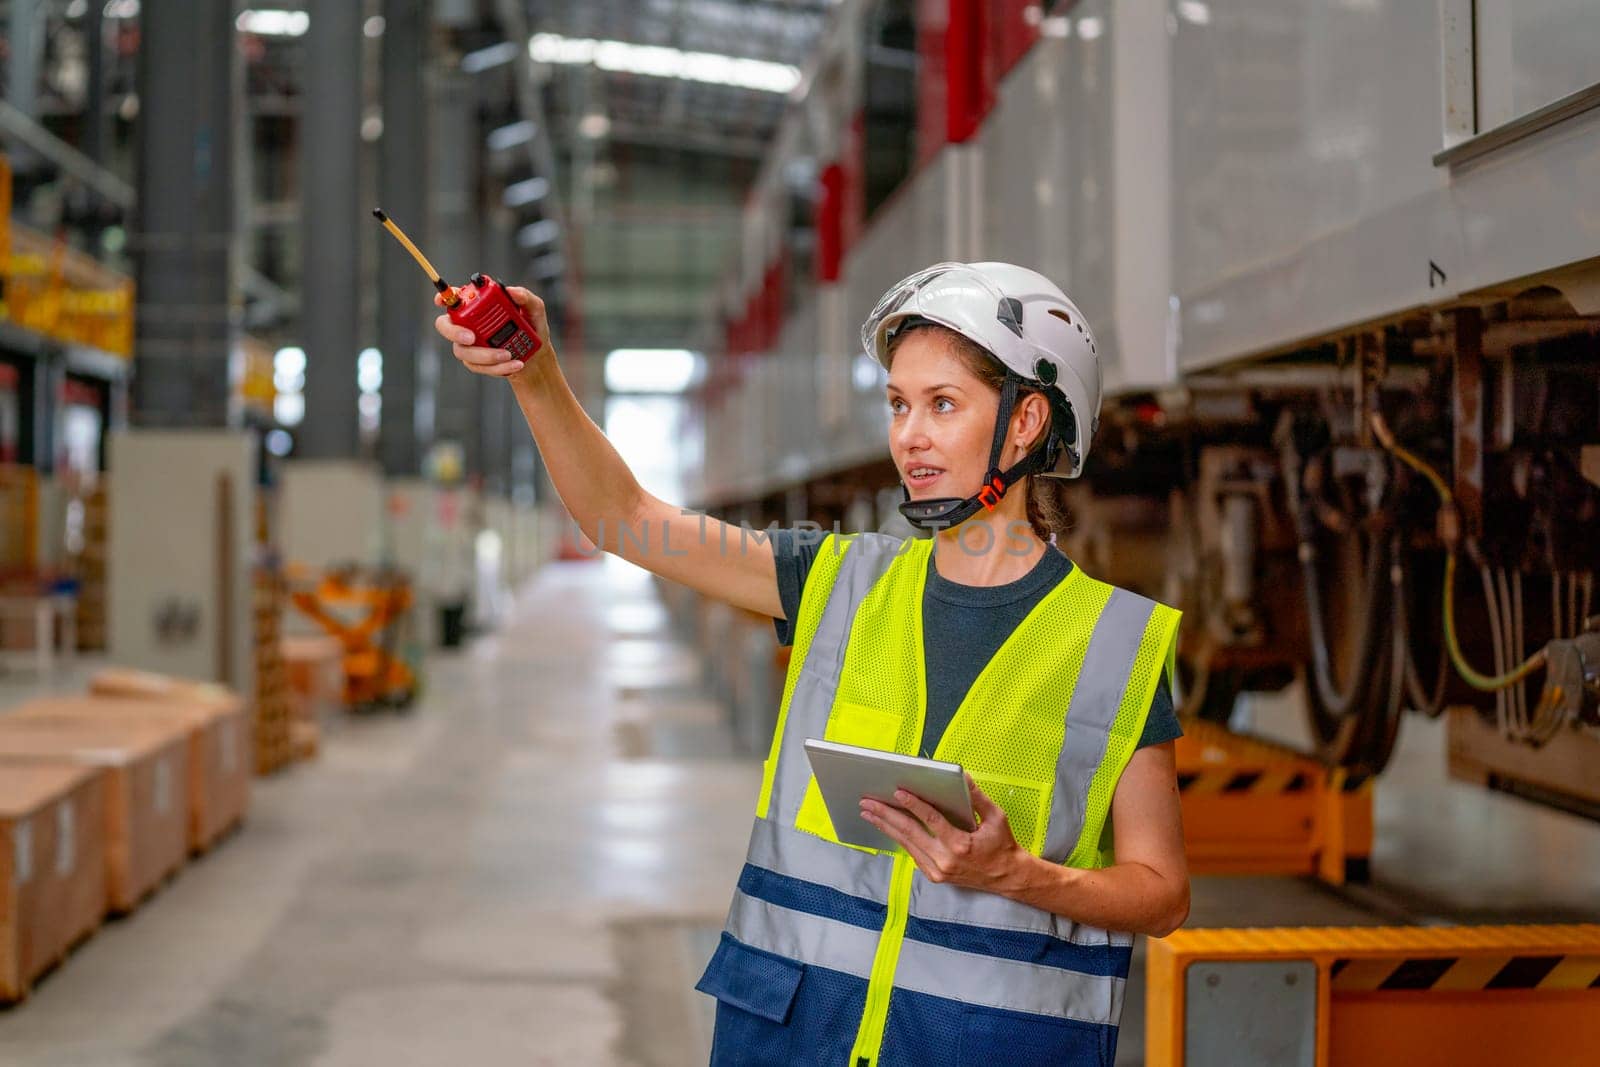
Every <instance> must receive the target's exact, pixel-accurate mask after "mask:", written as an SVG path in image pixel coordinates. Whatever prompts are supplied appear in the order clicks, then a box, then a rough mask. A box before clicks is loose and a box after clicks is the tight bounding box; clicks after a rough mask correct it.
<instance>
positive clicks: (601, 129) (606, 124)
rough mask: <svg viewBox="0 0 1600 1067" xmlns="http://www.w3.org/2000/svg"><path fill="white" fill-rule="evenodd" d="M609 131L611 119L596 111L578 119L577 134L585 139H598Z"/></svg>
mask: <svg viewBox="0 0 1600 1067" xmlns="http://www.w3.org/2000/svg"><path fill="white" fill-rule="evenodd" d="M610 132H611V120H610V119H609V118H607V117H606V116H605V115H603V114H601V113H600V112H598V111H593V112H590V113H589V114H587V115H585V116H583V118H581V119H579V120H578V134H579V136H581V137H583V138H584V140H587V141H598V140H600V139H601V138H602V137H604V136H605V135H606V134H608V133H610Z"/></svg>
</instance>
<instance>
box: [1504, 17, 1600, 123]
mask: <svg viewBox="0 0 1600 1067" xmlns="http://www.w3.org/2000/svg"><path fill="white" fill-rule="evenodd" d="M1475 16H1476V18H1475V33H1474V36H1475V38H1476V43H1477V53H1478V62H1477V72H1478V130H1479V131H1480V132H1482V131H1485V130H1492V129H1494V128H1495V127H1496V126H1500V125H1503V124H1505V123H1507V122H1510V121H1511V120H1512V119H1515V118H1520V117H1521V116H1523V115H1526V114H1527V113H1528V112H1530V111H1537V110H1538V109H1539V108H1541V107H1543V106H1544V105H1546V104H1550V103H1554V102H1555V101H1557V100H1559V99H1561V98H1562V97H1563V96H1568V95H1570V94H1572V93H1575V92H1577V91H1578V90H1580V89H1587V88H1589V86H1591V85H1595V84H1600V4H1597V3H1595V0H1477V3H1476V7H1475Z"/></svg>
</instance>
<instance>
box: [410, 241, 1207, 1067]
mask: <svg viewBox="0 0 1600 1067" xmlns="http://www.w3.org/2000/svg"><path fill="white" fill-rule="evenodd" d="M511 292H512V294H513V296H514V297H515V298H516V299H517V300H518V301H519V302H521V303H522V304H523V306H524V307H526V308H528V309H529V311H530V313H531V314H532V316H533V318H534V320H535V322H536V324H537V325H538V327H539V330H540V333H541V336H543V337H544V338H545V340H546V347H545V348H544V349H542V350H541V351H540V352H539V354H538V355H536V356H535V357H534V359H533V360H532V361H531V362H529V363H528V364H527V365H526V366H524V365H523V364H522V363H520V362H518V361H516V360H513V359H510V358H509V357H508V356H507V355H506V354H505V353H503V352H498V351H495V350H492V349H485V348H478V347H471V341H472V338H471V337H470V336H467V335H466V331H464V330H462V329H461V328H460V327H457V326H454V325H452V324H451V323H450V322H449V320H448V319H447V318H445V317H442V316H441V318H440V319H439V321H438V329H439V332H440V333H441V334H443V335H444V336H445V337H446V338H448V339H449V340H451V341H453V342H454V343H455V347H454V351H455V355H456V357H457V358H458V359H460V360H461V362H462V363H464V364H465V365H466V366H467V367H469V368H470V369H471V370H473V371H474V372H476V373H479V374H486V375H492V376H500V377H508V378H510V379H511V383H512V388H513V389H514V390H515V391H516V395H517V398H518V401H519V403H520V404H521V407H522V410H523V413H524V415H525V416H526V417H527V420H528V424H529V426H530V427H531V428H532V430H533V434H534V437H535V439H536V440H537V441H538V444H539V448H540V450H541V451H542V453H543V455H544V457H545V460H546V464H547V467H548V469H549V471H550V475H551V478H552V480H553V481H554V482H555V485H556V488H557V490H558V491H559V492H560V494H561V497H562V500H563V502H564V503H565V504H566V505H567V507H568V509H569V510H570V511H571V512H572V514H573V516H574V517H575V518H576V519H577V521H578V523H579V525H580V526H581V527H582V528H583V530H584V532H585V533H586V534H588V535H589V536H590V537H591V538H593V539H594V540H595V541H596V543H599V544H602V546H603V547H606V548H607V549H608V550H613V551H616V552H617V553H618V554H619V555H622V556H624V558H628V559H631V560H633V561H634V562H636V563H638V564H640V565H641V566H644V567H646V568H648V569H649V570H651V571H654V572H655V573H656V574H659V575H661V576H662V577H665V578H670V579H673V580H675V581H680V582H683V583H685V584H687V585H689V586H691V587H693V588H695V589H698V590H699V591H701V592H703V593H705V594H707V595H709V596H714V597H718V598H720V599H722V600H726V601H728V602H730V603H732V604H734V605H736V606H738V607H742V608H746V609H748V610H751V611H757V612H761V613H763V614H766V615H769V616H772V617H773V618H774V619H776V620H778V628H779V635H780V638H782V639H784V640H791V639H792V640H793V642H794V646H795V647H794V655H793V656H792V658H791V662H790V669H789V675H788V679H787V681H786V684H785V687H784V695H783V704H782V706H781V709H780V712H779V720H778V728H777V731H776V733H775V736H774V738H773V742H772V749H771V752H770V754H769V756H768V759H767V762H766V765H765V773H764V777H763V783H762V788H761V794H760V797H759V799H758V801H757V810H756V820H755V826H754V829H753V831H752V835H751V841H750V851H749V855H748V858H747V862H746V865H745V868H744V871H743V872H742V874H741V876H740V879H739V886H738V889H737V890H736V892H735V894H734V901H733V905H732V907H731V909H730V912H729V916H728V924H727V928H726V930H725V931H724V933H723V935H722V941H721V944H720V945H719V946H718V948H717V951H716V954H715V955H714V956H713V958H712V960H711V963H710V965H709V966H708V967H707V969H706V972H705V975H704V976H703V977H702V978H701V980H700V984H699V986H698V987H697V988H699V989H701V990H702V991H704V992H707V993H710V994H711V995H713V996H715V997H716V998H717V1001H718V1006H717V1023H716V1032H715V1038H714V1045H713V1050H712V1062H713V1063H714V1064H791V1063H807V1064H811V1063H815V1064H823V1065H829V1067H870V1065H873V1064H882V1065H884V1067H898V1065H917V1067H928V1065H942V1064H952V1065H955V1064H990V1063H994V1064H1002V1063H1003V1064H1041V1065H1042V1064H1110V1063H1111V1062H1112V1059H1113V1058H1114V1055H1115V1049H1116V1037H1117V1026H1118V1022H1119V1019H1120V1016H1121V1010H1122V995H1123V983H1124V979H1125V978H1126V976H1127V969H1128V961H1129V957H1130V955H1131V951H1132V943H1133V936H1134V935H1135V934H1139V933H1145V934H1149V935H1153V936H1161V935H1165V934H1167V933H1169V932H1171V931H1172V930H1173V929H1175V928H1176V927H1178V926H1179V925H1180V924H1181V923H1182V922H1183V920H1184V919H1185V918H1186V916H1187V914H1188V906H1189V888H1188V870H1187V866H1186V863H1185V860H1184V854H1183V834H1182V828H1181V825H1180V819H1179V809H1178V791H1177V781H1176V774H1175V771H1174V763H1173V752H1172V749H1173V745H1172V740H1173V738H1175V737H1176V736H1177V733H1178V730H1177V726H1176V721H1175V719H1174V718H1173V715H1172V701H1171V697H1170V694H1169V693H1168V691H1167V688H1166V684H1165V679H1164V675H1165V674H1166V673H1167V672H1169V671H1170V666H1171V657H1172V649H1173V640H1174V635H1175V632H1176V628H1177V612H1175V611H1173V610H1172V609H1170V608H1167V607H1164V606H1162V605H1158V604H1154V603H1153V602H1151V601H1148V600H1145V599H1144V598H1142V597H1138V596H1136V595H1134V594H1132V593H1128V592H1126V591H1123V590H1118V589H1113V588H1112V587H1111V586H1108V585H1105V584H1104V583H1101V582H1097V581H1095V580H1094V579H1091V578H1089V577H1087V576H1085V575H1083V574H1082V573H1081V572H1080V571H1079V570H1077V569H1076V568H1075V567H1073V566H1072V564H1071V562H1070V561H1069V560H1068V559H1067V558H1066V557H1065V556H1064V555H1062V554H1061V553H1060V552H1059V551H1058V550H1057V549H1056V548H1055V547H1054V544H1053V540H1054V539H1053V537H1052V534H1053V533H1054V532H1055V530H1056V528H1057V527H1056V524H1057V522H1058V521H1059V508H1058V507H1056V505H1055V496H1054V492H1055V484H1056V483H1055V482H1054V481H1053V479H1058V478H1064V477H1065V478H1070V477H1076V476H1077V475H1078V474H1079V473H1080V472H1081V471H1082V468H1083V462H1084V459H1085V458H1086V456H1087V454H1088V447H1089V440H1090V438H1091V436H1092V434H1093V429H1094V425H1095V422H1096V419H1097V416H1098V411H1099V404H1100V372H1099V362H1098V351H1097V348H1096V345H1095V342H1094V338H1093V335H1092V334H1091V333H1090V331H1089V328H1088V324H1087V323H1086V322H1085V321H1084V320H1083V317H1082V315H1081V314H1080V313H1079V312H1078V309H1077V308H1076V307H1075V306H1074V305H1073V304H1072V302H1071V301H1070V300H1068V299H1067V297H1066V296H1065V294H1063V293H1062V292H1061V290H1059V289H1058V288H1056V287H1055V286H1054V285H1053V284H1051V283H1050V282H1049V281H1048V280H1047V279H1045V278H1044V277H1042V276H1041V275H1039V274H1036V273H1034V272H1033V271H1029V270H1026V269H1023V268H1021V267H1015V266H1011V265H1009V264H1000V263H978V264H940V265H938V266H935V267H931V268H929V269H927V270H925V271H921V272H918V273H917V274H914V275H912V276H910V277H909V278H907V279H905V280H904V281H903V282H901V283H900V284H898V285H896V286H895V287H894V288H893V289H891V290H890V291H889V293H888V294H886V295H885V297H884V298H883V300H882V301H881V302H880V303H879V305H878V307H877V308H876V309H875V310H874V312H873V314H872V315H871V317H870V318H869V319H868V321H867V323H866V325H865V327H864V329H863V334H862V338H863V342H864V344H865V347H866V350H867V351H868V352H871V353H872V354H873V355H874V356H875V357H876V358H877V359H878V360H879V361H880V362H881V363H882V364H883V365H884V366H885V367H886V368H887V369H888V371H889V379H888V386H887V400H888V403H889V408H890V412H891V428H890V432H889V446H890V451H891V453H892V455H893V459H894V462H895V465H896V467H897V469H898V470H899V473H900V476H901V480H902V483H903V485H904V489H905V503H903V504H902V505H901V511H902V513H903V514H904V515H905V516H906V518H907V519H909V520H910V521H911V522H912V523H913V524H915V525H917V526H920V527H923V528H924V529H927V530H930V531H932V533H933V536H932V537H931V538H916V539H912V540H908V541H901V540H899V539H896V538H891V537H886V536H883V535H878V534H865V535H857V536H855V537H851V538H835V537H829V538H826V539H824V540H823V541H822V542H821V543H820V544H815V545H813V544H808V543H806V541H805V540H803V539H802V538H800V537H797V536H793V535H780V536H778V537H775V538H773V539H772V540H771V541H770V542H765V541H755V542H751V541H746V540H744V539H741V538H740V537H739V535H738V532H737V531H735V532H734V533H733V534H732V536H731V537H729V536H727V535H726V534H725V531H724V530H723V529H722V527H721V525H720V524H718V523H715V522H711V521H709V520H704V519H702V518H701V517H699V516H695V515H688V514H684V513H683V512H682V511H681V510H680V509H679V508H677V507H675V506H672V505H669V504H667V503H665V502H663V501H660V500H657V499H656V498H654V497H652V496H650V495H649V494H647V493H645V492H644V491H643V490H642V489H641V488H640V487H639V485H638V483H637V482H636V481H635V480H634V478H633V476H632V475H631V474H630V473H629V471H628V469H627V467H626V466H625V465H624V464H623V462H622V461H621V459H620V458H619V457H618V456H617V454H616V452H615V450H614V449H613V448H612V447H611V446H610V444H609V443H608V442H607V441H606V439H605V437H604V436H603V435H602V434H601V433H600V431H599V430H598V429H597V428H596V427H595V426H594V424H593V423H592V422H590V421H589V419H588V418H587V417H586V416H585V415H584V413H583V411H582V409H581V408H580V407H579V406H578V403H577V400H576V399H575V398H574V397H573V395H572V392H571V390H570V389H569V388H568V387H567V385H566V383H565V381H564V379H563V378H562V376H561V372H560V370H559V369H558V368H557V366H556V360H555V358H554V356H553V354H551V350H550V347H549V344H548V341H549V338H548V326H547V324H546V320H545V316H544V311H543V305H542V304H541V302H540V301H539V300H538V299H537V298H536V297H534V296H533V295H532V294H531V293H528V292H527V291H526V290H518V289H513V290H511ZM619 523H622V524H626V525H627V526H628V527H629V528H630V529H631V530H633V531H638V530H640V529H645V530H648V531H650V532H651V533H650V536H647V537H645V538H642V539H641V538H638V537H626V538H622V537H618V538H617V539H616V540H617V543H616V544H615V545H607V544H604V540H605V538H604V529H605V528H607V527H609V528H610V529H612V531H613V534H614V535H615V533H616V530H617V525H618V524H619ZM657 531H659V532H661V533H662V534H664V535H666V536H668V537H670V543H671V545H672V546H673V549H672V551H671V552H670V553H669V552H666V551H657V552H651V551H650V548H649V546H650V545H651V544H656V545H665V544H666V543H667V542H666V541H660V540H654V539H653V538H654V537H655V534H656V532H657ZM732 546H737V547H732ZM817 736H825V737H827V738H829V739H831V740H838V741H843V742H846V743H855V744H864V745H867V746H870V747H874V748H880V749H887V750H895V751H900V752H907V753H910V752H922V753H928V754H931V755H934V756H936V757H938V758H941V759H947V760H950V761H951V762H957V763H960V764H962V765H963V766H964V767H966V768H967V770H968V772H969V779H971V785H972V795H973V801H974V808H975V811H976V814H977V816H978V826H977V829H976V830H975V831H972V832H970V833H969V832H965V831H963V830H960V829H958V828H956V827H954V826H952V825H951V824H950V823H949V822H947V821H946V820H945V819H944V818H943V817H942V816H941V815H940V814H939V813H938V812H937V811H935V810H934V809H933V808H932V807H931V806H929V805H927V804H925V803H924V802H922V801H921V800H920V799H919V798H917V797H914V796H909V795H904V794H902V795H899V796H897V797H896V798H895V799H896V801H897V803H896V804H895V805H886V804H881V803H878V802H875V801H870V800H865V799H864V800H863V801H862V803H861V816H862V817H863V818H865V819H867V820H868V821H869V822H871V823H872V824H873V825H875V826H877V827H879V828H880V829H882V830H883V831H884V832H885V833H887V834H888V835H889V836H890V837H892V838H893V839H894V840H895V841H897V842H899V844H900V845H901V846H902V847H901V848H900V849H897V850H896V851H895V852H894V853H888V852H878V851H873V850H866V849H858V848H855V847H853V846H847V845H844V844H841V843H839V841H838V839H837V837H836V836H835V834H834V831H833V824H832V822H831V820H830V818H829V813H828V811H827V810H826V808H825V806H824V805H823V803H822V800H821V797H820V794H819V793H818V790H817V786H816V783H815V781H814V780H813V779H812V778H811V776H810V772H809V767H808V765H807V762H806V759H805V756H804V752H803V750H802V747H801V746H802V742H803V741H804V739H805V738H807V737H817Z"/></svg>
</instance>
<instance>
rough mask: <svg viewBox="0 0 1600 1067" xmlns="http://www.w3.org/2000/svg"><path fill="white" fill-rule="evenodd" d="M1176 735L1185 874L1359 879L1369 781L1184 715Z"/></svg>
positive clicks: (1367, 835) (1368, 841) (1366, 840)
mask: <svg viewBox="0 0 1600 1067" xmlns="http://www.w3.org/2000/svg"><path fill="white" fill-rule="evenodd" d="M1183 729H1184V736H1183V737H1181V738H1179V739H1178V743H1177V769H1178V788H1179V791H1180V793H1181V798H1182V804H1183V833H1184V843H1185V846H1186V848H1187V850H1188V855H1189V869H1190V870H1191V871H1192V872H1193V873H1195V874H1306V875H1315V876H1317V877H1319V878H1321V879H1322V880H1323V881H1326V882H1328V883H1329V884H1332V885H1343V884H1344V883H1345V881H1346V880H1347V879H1353V880H1357V881H1360V880H1364V879H1365V877H1366V875H1367V871H1368V863H1369V859H1370V857H1371V855H1372V779H1371V778H1370V777H1367V776H1365V775H1354V774H1351V773H1349V772H1347V771H1345V770H1343V769H1341V768H1336V767H1327V766H1324V765H1323V764H1321V763H1318V762H1317V761H1316V760H1314V759H1311V758H1310V757H1309V756H1304V755H1302V754H1300V753H1298V752H1295V751H1293V750H1291V749H1288V748H1284V747H1282V746H1280V745H1274V744H1270V743H1268V742H1265V741H1260V740H1257V739H1255V738H1249V737H1242V736H1240V735H1238V734H1232V733H1229V732H1228V731H1227V730H1225V729H1223V728H1222V727H1220V726H1218V725H1216V724H1214V723H1209V722H1202V721H1195V720H1191V721H1187V722H1185V723H1184V724H1183Z"/></svg>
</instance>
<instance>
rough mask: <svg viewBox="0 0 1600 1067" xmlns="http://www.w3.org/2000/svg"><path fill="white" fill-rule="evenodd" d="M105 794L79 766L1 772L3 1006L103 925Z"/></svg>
mask: <svg viewBox="0 0 1600 1067" xmlns="http://www.w3.org/2000/svg"><path fill="white" fill-rule="evenodd" d="M105 789H106V783H105V775H104V773H103V772H101V771H100V770H98V769H96V768H94V767H86V766H83V765H82V764H79V763H65V762H62V763H47V762H42V763H11V764H4V765H0V1003H5V1002H10V1001H15V1000H21V999H22V998H23V997H25V996H27V994H28V989H29V987H30V986H32V984H33V981H34V979H36V978H38V977H39V976H40V975H41V974H43V973H44V972H45V971H48V970H49V969H50V968H51V967H52V966H54V965H55V964H56V963H57V962H59V961H60V960H61V959H62V958H63V957H64V956H65V955H66V954H67V952H68V951H69V950H70V949H71V948H72V946H74V945H76V944H77V943H78V942H79V941H81V940H83V939H84V938H85V937H87V936H88V935H89V934H90V933H92V932H93V931H94V930H95V928H96V927H98V926H99V925H100V923H101V920H103V919H104V918H105V914H106V906H107V903H108V898H107V883H106V846H105V826H106V813H105V804H106V792H105Z"/></svg>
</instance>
